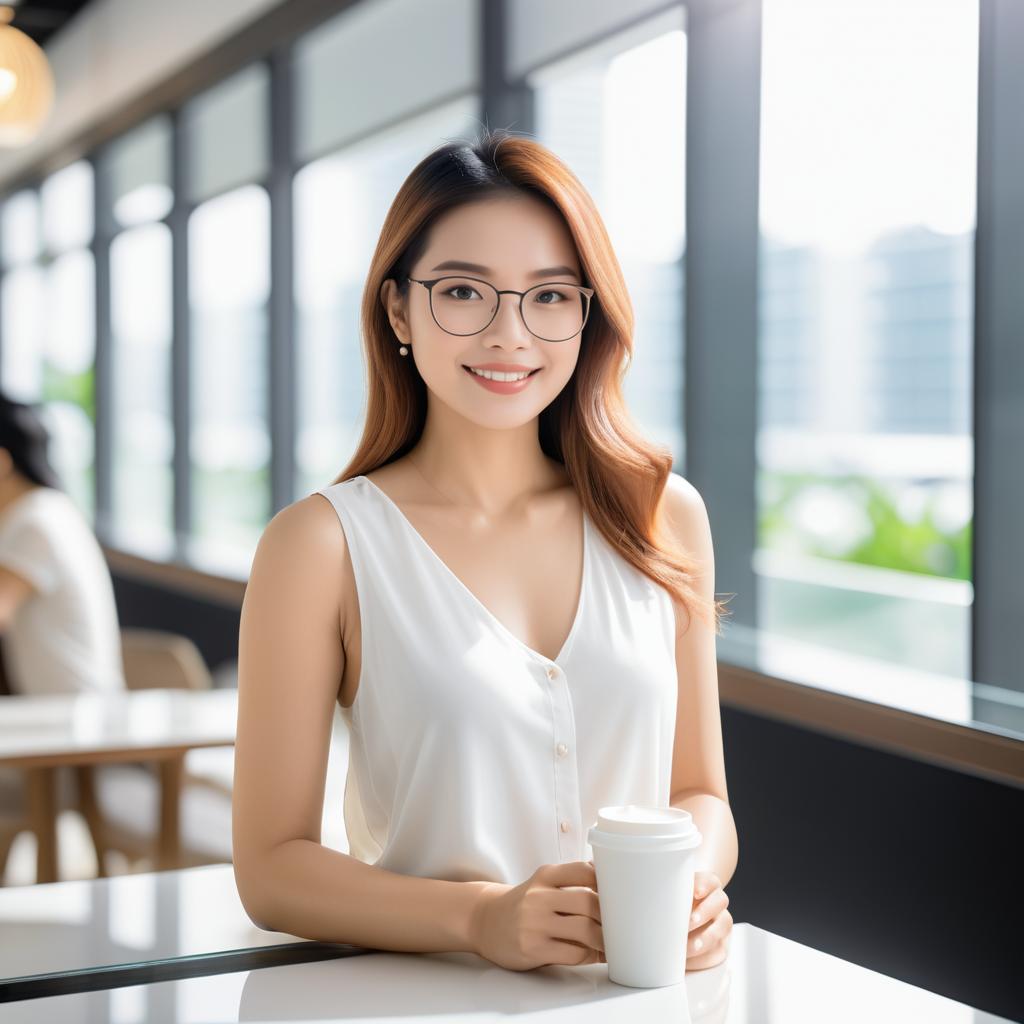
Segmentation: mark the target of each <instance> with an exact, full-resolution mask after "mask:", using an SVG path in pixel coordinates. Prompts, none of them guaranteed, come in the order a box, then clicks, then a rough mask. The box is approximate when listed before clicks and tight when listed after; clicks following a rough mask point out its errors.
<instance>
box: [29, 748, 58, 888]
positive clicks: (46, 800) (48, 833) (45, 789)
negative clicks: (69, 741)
mask: <svg viewBox="0 0 1024 1024" xmlns="http://www.w3.org/2000/svg"><path fill="white" fill-rule="evenodd" d="M26 797H27V799H28V812H29V820H30V821H31V822H32V831H33V832H35V834H36V882H37V883H38V882H56V881H57V769H56V768H53V767H50V768H30V769H28V785H27V787H26Z"/></svg>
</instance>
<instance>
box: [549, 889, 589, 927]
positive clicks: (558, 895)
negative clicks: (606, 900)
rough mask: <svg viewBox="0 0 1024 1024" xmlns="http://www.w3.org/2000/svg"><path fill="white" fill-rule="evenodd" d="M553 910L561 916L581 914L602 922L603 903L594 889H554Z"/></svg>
mask: <svg viewBox="0 0 1024 1024" xmlns="http://www.w3.org/2000/svg"><path fill="white" fill-rule="evenodd" d="M550 899H551V902H550V906H551V909H552V910H554V911H555V912H556V913H559V914H579V915H580V916H582V917H590V918H593V919H594V920H595V921H600V920H601V901H600V900H599V899H598V896H597V893H596V892H594V890H593V889H587V888H583V887H581V888H576V889H553V890H552V891H551V897H550Z"/></svg>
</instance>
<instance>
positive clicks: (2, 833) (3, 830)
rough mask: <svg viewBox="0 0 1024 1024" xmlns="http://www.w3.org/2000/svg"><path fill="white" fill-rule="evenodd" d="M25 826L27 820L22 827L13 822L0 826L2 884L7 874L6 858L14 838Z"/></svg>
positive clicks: (0, 872)
mask: <svg viewBox="0 0 1024 1024" xmlns="http://www.w3.org/2000/svg"><path fill="white" fill-rule="evenodd" d="M27 828H28V822H27V821H26V822H25V823H24V826H23V827H19V826H18V825H16V824H15V823H14V822H10V823H8V824H6V825H3V826H0V885H3V883H4V875H6V874H7V859H8V857H10V855H11V847H12V846H13V845H14V840H15V839H17V838H18V836H19V835H20V834H21V832H23V831H24V830H25V829H27Z"/></svg>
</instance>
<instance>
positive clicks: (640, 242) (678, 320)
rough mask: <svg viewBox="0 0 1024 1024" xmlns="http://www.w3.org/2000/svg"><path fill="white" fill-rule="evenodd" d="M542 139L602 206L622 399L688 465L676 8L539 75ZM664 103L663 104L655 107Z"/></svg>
mask: <svg viewBox="0 0 1024 1024" xmlns="http://www.w3.org/2000/svg"><path fill="white" fill-rule="evenodd" d="M527 81H528V82H529V84H530V86H531V87H532V88H533V90H534V99H535V108H536V119H537V120H536V124H537V131H536V134H537V138H538V139H539V140H540V141H541V142H543V143H544V144H545V145H547V146H550V147H551V148H552V149H553V150H554V151H555V152H556V153H557V154H558V155H559V156H560V157H562V158H563V159H564V160H565V161H566V162H567V163H568V164H569V166H570V167H572V169H573V170H574V171H575V173H576V174H577V175H578V176H579V177H580V179H581V181H582V182H583V184H584V186H585V187H586V188H587V190H588V191H589V192H590V194H591V195H592V196H593V197H594V201H595V202H596V203H597V206H598V208H599V210H600V212H601V216H602V218H603V219H604V221H605V224H606V226H607V228H608V232H609V234H610V236H611V240H612V245H613V246H614V248H615V253H616V255H617V256H618V259H619V262H620V264H621V265H622V270H623V273H624V274H625V278H626V284H627V287H628V289H629V294H630V298H631V299H632V302H633V308H634V314H635V318H636V324H635V331H634V337H633V344H634V353H633V361H632V364H631V365H630V368H629V371H628V373H627V375H626V380H625V385H624V388H625V396H626V400H627V402H628V404H629V407H630V410H631V411H632V413H633V415H634V417H635V419H636V420H637V422H638V424H639V425H640V427H641V428H642V429H643V431H644V433H645V434H646V435H647V436H648V437H649V438H650V439H651V440H653V441H655V442H657V443H659V444H663V445H667V446H668V447H669V448H670V449H671V451H672V455H673V457H674V459H675V460H676V463H677V464H680V463H681V462H682V457H683V398H682V395H683V359H684V351H683V311H684V310H683V262H682V261H683V251H684V246H685V212H686V211H685V201H686V186H685V182H686V164H685V161H686V153H685V135H686V130H685V125H686V35H685V32H684V31H683V9H682V8H681V7H679V8H673V9H671V10H669V11H667V12H665V13H663V14H661V15H659V16H658V17H656V18H654V19H650V20H648V21H645V22H642V23H641V24H639V25H635V26H633V27H632V28H631V29H629V30H627V31H626V32H624V33H622V34H620V35H618V36H615V37H613V38H612V39H611V40H610V41H605V42H604V43H602V44H600V45H599V46H597V47H595V48H592V49H589V50H587V51H584V52H580V53H576V54H573V56H572V57H570V58H568V59H566V60H564V61H560V62H559V63H557V64H550V65H547V66H545V67H543V68H540V69H538V70H535V71H533V72H532V73H531V74H530V75H528V77H527ZM652 97H657V101H656V102H654V101H652Z"/></svg>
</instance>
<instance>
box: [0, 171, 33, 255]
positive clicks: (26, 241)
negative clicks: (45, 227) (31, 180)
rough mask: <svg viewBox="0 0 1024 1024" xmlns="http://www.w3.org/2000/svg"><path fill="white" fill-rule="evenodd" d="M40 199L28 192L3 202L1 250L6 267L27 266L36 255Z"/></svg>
mask: <svg viewBox="0 0 1024 1024" xmlns="http://www.w3.org/2000/svg"><path fill="white" fill-rule="evenodd" d="M40 230H41V229H40V213H39V196H38V195H37V194H36V193H35V192H33V191H32V190H30V189H25V190H24V191H22V192H16V193H15V194H14V195H13V196H10V197H9V198H8V199H7V200H5V202H4V205H3V210H2V212H0V248H2V257H3V264H4V266H5V267H9V266H12V265H13V264H15V263H28V262H29V261H30V260H34V259H35V258H36V257H37V256H38V255H39V246H40V240H41V235H40Z"/></svg>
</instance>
